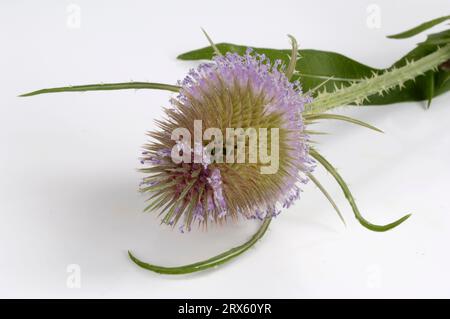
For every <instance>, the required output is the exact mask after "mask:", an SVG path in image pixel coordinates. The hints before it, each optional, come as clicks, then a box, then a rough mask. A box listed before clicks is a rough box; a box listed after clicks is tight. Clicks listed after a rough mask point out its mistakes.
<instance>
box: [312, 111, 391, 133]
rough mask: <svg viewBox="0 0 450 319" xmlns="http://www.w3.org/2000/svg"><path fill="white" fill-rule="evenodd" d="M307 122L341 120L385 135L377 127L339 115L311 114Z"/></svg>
mask: <svg viewBox="0 0 450 319" xmlns="http://www.w3.org/2000/svg"><path fill="white" fill-rule="evenodd" d="M305 119H306V120H322V119H323V120H340V121H345V122H349V123H352V124H356V125H360V126H363V127H366V128H368V129H371V130H374V131H376V132H380V133H384V132H383V131H382V130H380V129H379V128H376V127H375V126H372V125H370V124H368V123H366V122H363V121H360V120H357V119H354V118H352V117H348V116H345V115H338V114H331V113H322V114H311V115H306V116H305Z"/></svg>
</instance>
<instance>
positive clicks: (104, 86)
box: [19, 82, 180, 97]
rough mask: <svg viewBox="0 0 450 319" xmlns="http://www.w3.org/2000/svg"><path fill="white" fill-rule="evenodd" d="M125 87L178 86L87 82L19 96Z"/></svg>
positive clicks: (176, 88)
mask: <svg viewBox="0 0 450 319" xmlns="http://www.w3.org/2000/svg"><path fill="white" fill-rule="evenodd" d="M127 89H154V90H166V91H172V92H178V91H179V90H180V87H179V86H176V85H170V84H163V83H151V82H125V83H103V84H87V85H75V86H64V87H57V88H49V89H42V90H37V91H33V92H29V93H25V94H21V95H19V96H21V97H25V96H33V95H38V94H46V93H59V92H84V91H109V90H127Z"/></svg>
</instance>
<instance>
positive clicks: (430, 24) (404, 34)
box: [388, 15, 450, 39]
mask: <svg viewBox="0 0 450 319" xmlns="http://www.w3.org/2000/svg"><path fill="white" fill-rule="evenodd" d="M449 19H450V15H448V16H444V17H440V18H436V19H433V20H430V21H427V22H424V23H422V24H420V25H418V26H417V27H414V28H412V29H409V30H407V31H404V32H401V33H398V34H393V35H389V36H388V38H390V39H405V38H410V37H412V36H415V35H416V34H419V33H421V32H423V31H425V30H428V29H430V28H432V27H434V26H435V25H438V24H440V23H442V22H444V21H446V20H449Z"/></svg>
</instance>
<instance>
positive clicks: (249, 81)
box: [142, 49, 312, 231]
mask: <svg viewBox="0 0 450 319" xmlns="http://www.w3.org/2000/svg"><path fill="white" fill-rule="evenodd" d="M285 71H286V66H285V65H283V64H282V63H281V61H279V60H277V61H274V62H273V63H272V62H271V61H269V59H268V58H266V57H265V56H264V55H262V54H256V53H253V52H252V50H250V49H248V50H247V52H246V53H245V54H244V55H239V54H237V53H227V54H226V55H218V56H215V57H214V59H213V60H212V62H211V63H204V64H201V65H200V66H199V67H198V68H196V69H192V70H191V71H190V72H189V74H188V75H187V76H186V77H185V78H184V80H183V81H180V82H179V85H180V92H179V94H178V96H176V97H174V98H172V99H171V101H170V104H171V105H170V107H169V108H166V109H165V112H166V119H165V120H163V121H157V124H158V126H159V129H158V130H157V131H152V132H149V136H150V137H151V141H150V142H149V144H147V145H145V147H144V148H145V152H144V153H143V157H142V163H143V164H144V167H143V168H142V171H143V172H144V173H146V174H147V175H146V177H145V178H144V180H143V184H142V191H143V192H147V193H149V196H150V199H149V200H150V205H149V206H148V207H147V209H158V210H160V211H161V214H164V217H163V222H164V223H167V224H170V225H175V224H179V225H180V226H179V228H180V229H181V230H182V231H183V230H190V229H191V225H192V224H194V223H197V224H200V225H207V224H208V223H222V222H224V221H226V220H228V219H236V218H238V217H240V216H241V217H246V218H260V219H262V218H265V217H272V216H276V215H277V214H278V213H279V212H280V210H281V209H282V208H287V207H289V206H290V205H291V204H292V203H293V202H294V201H295V200H296V199H298V198H299V195H300V185H301V183H305V182H306V181H307V177H306V175H305V174H307V173H308V172H310V171H311V169H312V161H311V159H310V157H309V154H308V144H307V143H308V136H307V135H306V134H305V125H304V122H303V119H302V111H303V110H304V105H305V104H306V103H309V102H310V101H311V98H310V97H309V96H308V95H305V94H303V93H302V90H301V86H300V84H299V83H298V82H294V83H291V82H290V81H289V79H288V77H287V76H286V74H285ZM199 120H201V123H202V132H201V133H202V134H203V131H204V129H206V128H218V129H220V131H221V132H222V136H224V137H225V136H227V132H226V131H227V128H233V129H240V128H242V129H243V130H244V131H246V130H247V129H254V130H255V131H256V132H261V131H260V130H259V129H260V128H261V129H266V130H267V131H266V133H267V134H266V135H267V136H266V138H267V143H266V144H265V145H266V146H267V147H268V150H267V152H268V154H270V153H271V152H272V151H273V152H275V148H273V146H272V144H271V138H272V137H271V134H270V132H271V131H272V129H277V130H278V136H279V137H278V146H277V147H278V161H279V162H278V168H277V170H276V172H274V173H271V174H262V173H261V168H262V167H264V166H266V165H267V164H266V163H265V162H263V161H261V158H260V156H258V158H257V160H256V161H254V162H250V161H249V156H250V155H249V143H250V142H249V141H250V139H248V138H247V139H246V140H245V144H244V145H245V146H246V147H245V157H246V160H245V162H244V163H236V161H235V162H234V163H229V162H227V161H226V160H223V161H222V162H220V161H218V160H217V159H216V157H215V155H219V154H215V153H214V151H216V149H213V150H212V151H211V149H210V148H208V143H210V141H202V142H196V143H193V147H189V145H184V144H185V142H182V141H179V140H173V139H172V132H174V130H176V129H177V128H186V129H187V130H188V131H189V133H190V135H191V136H194V135H195V130H196V128H195V125H194V122H195V121H199ZM261 138H262V136H261V134H259V136H258V140H260V139H261ZM222 142H224V141H222ZM232 142H233V145H231V144H230V141H229V140H228V139H227V141H226V145H225V146H224V148H223V152H222V154H221V155H223V158H225V157H226V155H227V154H229V153H230V152H232V153H233V151H236V152H235V153H238V150H237V148H236V146H234V145H235V144H234V138H233V139H232ZM241 146H242V145H241ZM260 146H261V145H260ZM233 147H235V148H236V149H233ZM172 152H177V154H178V155H184V156H188V157H191V158H192V159H194V158H195V157H196V156H197V158H198V157H200V158H201V162H200V163H199V162H195V161H191V163H187V162H186V161H185V162H181V163H176V162H175V161H173V160H172V157H171V154H172ZM186 153H189V155H187V154H186ZM233 154H234V153H233ZM236 155H237V154H234V155H231V156H234V158H236ZM214 159H216V160H214Z"/></svg>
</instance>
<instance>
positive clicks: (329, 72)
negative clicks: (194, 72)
mask: <svg viewBox="0 0 450 319" xmlns="http://www.w3.org/2000/svg"><path fill="white" fill-rule="evenodd" d="M216 46H217V47H218V48H219V50H220V51H221V52H224V53H225V52H236V53H238V54H244V53H245V51H246V49H247V47H248V46H245V45H237V44H232V43H219V44H217V45H216ZM253 49H254V50H255V51H256V52H257V53H260V54H265V55H266V56H267V57H268V58H270V60H272V61H273V60H276V59H280V60H282V61H283V62H284V63H285V64H286V65H288V64H289V55H290V53H291V50H278V49H269V48H253ZM436 49H437V45H427V46H422V45H421V46H418V47H416V48H414V49H413V50H411V51H410V52H409V53H408V54H406V55H405V56H404V57H402V58H401V59H399V60H398V61H397V62H395V63H394V64H393V65H392V67H394V66H395V67H399V66H402V65H404V64H405V63H406V61H412V60H414V61H415V60H418V59H420V58H422V57H424V56H426V55H428V54H431V53H433V52H434V51H436ZM213 53H214V52H213V49H212V48H211V47H210V46H208V47H204V48H201V49H198V50H193V51H190V52H187V53H184V54H181V55H179V56H178V59H181V60H210V59H211V58H212V56H213ZM299 54H300V55H301V57H302V58H301V59H300V60H299V61H298V62H297V65H296V69H297V70H299V71H300V74H298V73H297V74H294V76H293V77H292V81H296V80H300V82H301V84H302V87H303V91H305V92H307V91H310V90H313V89H314V88H317V87H318V86H320V85H321V84H323V80H328V81H327V82H326V83H324V84H323V87H322V89H325V90H326V91H328V92H333V91H334V90H335V87H336V86H341V85H342V86H347V85H349V84H351V83H352V82H354V81H359V80H361V79H363V78H365V77H370V76H372V74H373V73H377V74H379V73H382V72H383V71H384V70H385V69H376V68H372V67H370V66H367V65H364V64H362V63H359V62H357V61H355V60H353V59H350V58H348V57H346V56H344V55H341V54H338V53H335V52H329V51H319V50H307V49H306V50H299ZM447 73H448V71H445V70H438V71H436V72H435V74H437V77H438V78H443V77H444V75H445V74H447ZM438 84H439V85H438ZM426 86H427V83H426V81H425V77H424V76H420V77H417V78H416V81H408V82H406V83H405V87H404V88H403V89H402V90H400V89H399V88H395V89H393V90H391V91H389V93H388V94H384V95H383V96H381V95H378V94H376V95H372V96H370V97H369V100H368V101H364V102H363V105H385V104H392V103H399V102H411V101H423V100H427V99H428V98H427V97H426V95H425V94H424V92H426V89H425V88H426ZM449 90H450V81H440V82H439V83H435V89H434V96H433V97H436V96H438V95H440V94H443V93H445V92H447V91H449Z"/></svg>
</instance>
